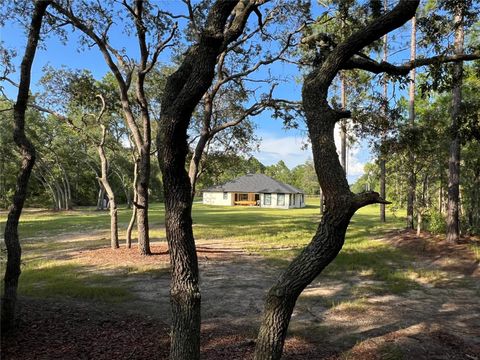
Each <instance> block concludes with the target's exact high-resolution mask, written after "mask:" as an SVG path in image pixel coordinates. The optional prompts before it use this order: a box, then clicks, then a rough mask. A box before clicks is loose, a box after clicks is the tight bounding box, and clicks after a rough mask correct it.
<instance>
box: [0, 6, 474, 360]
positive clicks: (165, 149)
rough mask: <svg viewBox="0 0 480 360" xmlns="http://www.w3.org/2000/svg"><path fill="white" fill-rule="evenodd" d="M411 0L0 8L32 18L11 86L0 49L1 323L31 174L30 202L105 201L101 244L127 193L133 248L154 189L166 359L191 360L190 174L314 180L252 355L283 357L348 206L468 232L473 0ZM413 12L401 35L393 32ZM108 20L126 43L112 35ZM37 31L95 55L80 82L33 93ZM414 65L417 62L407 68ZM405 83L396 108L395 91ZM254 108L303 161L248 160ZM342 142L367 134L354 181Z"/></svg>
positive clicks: (307, 186)
mask: <svg viewBox="0 0 480 360" xmlns="http://www.w3.org/2000/svg"><path fill="white" fill-rule="evenodd" d="M419 3H420V1H418V0H417V1H415V0H400V1H398V2H394V3H389V2H388V1H384V2H382V1H378V0H371V1H361V2H353V1H331V2H328V6H327V7H324V8H323V10H322V11H319V10H318V9H316V7H315V6H314V5H313V4H311V2H310V1H307V0H292V1H285V0H283V1H273V0H272V1H267V0H240V1H239V0H215V1H198V2H193V1H190V0H183V1H182V2H179V3H178V4H176V5H175V6H173V8H172V7H170V8H169V7H166V8H163V7H162V6H164V5H165V6H166V3H155V2H145V1H142V0H134V1H127V0H123V1H121V2H120V1H118V2H117V1H111V2H109V1H107V2H105V3H100V2H95V3H93V2H89V1H69V0H48V1H47V0H37V1H34V2H32V3H15V2H11V3H8V2H7V3H5V4H2V10H4V11H3V12H2V14H4V15H3V17H2V22H8V21H14V20H15V17H16V16H18V18H20V19H29V16H31V15H29V14H33V17H32V18H31V19H29V21H31V24H30V25H29V27H28V29H27V30H28V33H29V37H28V46H27V48H26V51H25V54H24V56H23V61H22V66H21V76H20V81H19V82H18V83H17V81H16V80H15V79H14V75H15V73H14V71H13V66H12V65H13V63H12V57H11V53H10V52H9V50H8V49H2V60H3V67H4V71H3V76H2V80H3V81H5V82H6V83H8V84H9V85H8V86H12V87H15V88H18V96H17V100H16V101H13V100H8V99H7V98H2V100H1V109H0V110H1V112H0V114H1V117H2V120H1V125H0V126H1V132H0V136H1V139H2V143H1V148H2V150H4V151H2V157H1V164H0V167H1V168H2V175H1V179H0V184H1V186H2V188H1V189H2V195H1V201H2V205H7V204H9V203H10V204H11V203H12V200H11V199H12V193H14V196H13V205H12V206H11V207H10V210H9V218H8V221H7V225H6V229H7V230H8V231H7V230H6V231H5V243H6V245H7V253H8V256H9V258H8V263H7V273H6V276H5V283H6V287H5V288H6V291H5V294H4V298H3V301H2V315H3V314H4V313H5V314H6V315H5V316H3V317H2V326H6V328H7V329H9V328H11V327H12V326H13V315H14V314H13V313H14V304H15V299H16V286H17V283H18V278H19V276H20V255H21V252H20V243H19V239H18V220H19V217H20V214H21V211H22V208H23V205H24V202H25V199H26V195H27V193H26V185H27V184H28V183H29V182H30V192H29V194H30V198H29V200H28V201H29V203H28V204H30V205H45V204H47V203H50V204H51V206H52V207H53V208H54V209H57V210H62V209H71V208H72V207H73V206H75V205H84V204H88V205H93V204H95V203H96V204H97V206H98V207H99V208H101V207H103V206H105V204H104V200H105V199H108V206H109V208H110V214H111V219H112V220H111V247H112V248H113V249H115V248H118V247H119V241H118V222H117V220H116V217H117V208H118V204H119V203H127V204H129V205H130V206H132V219H131V222H130V226H129V228H130V229H131V228H132V227H133V226H134V223H136V224H137V230H138V231H137V233H138V249H139V251H140V253H141V254H142V255H149V254H150V247H149V221H148V219H149V218H148V207H149V203H151V202H152V201H164V202H165V225H166V237H167V242H168V245H169V256H170V262H171V275H172V283H171V289H170V295H171V305H172V331H171V350H170V357H171V358H172V359H198V358H199V349H200V323H201V317H200V313H201V312H200V308H201V290H200V287H199V269H198V260H197V257H196V248H195V241H194V231H193V227H192V218H191V210H192V204H193V200H194V195H195V194H196V190H199V189H202V188H203V187H207V186H210V185H213V184H216V183H220V182H223V181H226V180H229V179H231V178H234V177H236V176H238V175H242V174H244V173H248V172H263V173H265V174H267V175H271V176H273V177H275V178H277V179H278V180H280V181H284V182H287V183H291V184H292V185H295V186H298V187H300V188H303V189H304V190H306V192H307V193H316V192H317V190H318V188H319V187H320V188H321V190H322V199H323V205H322V210H323V211H322V214H323V216H322V219H321V221H320V223H319V225H318V229H317V231H316V233H315V234H313V236H312V239H311V242H310V243H309V245H308V246H306V247H305V249H304V250H303V251H302V252H301V253H300V254H299V256H298V257H297V258H295V259H294V260H293V261H292V262H291V263H290V265H289V266H288V267H287V268H286V269H285V271H284V272H283V273H282V274H281V275H280V276H279V277H278V279H277V281H276V282H275V284H274V285H273V286H272V288H271V290H270V291H269V292H268V294H267V297H266V302H265V311H264V315H263V318H262V323H261V327H260V330H259V335H258V338H257V341H256V350H255V359H258V360H260V359H279V358H280V356H281V354H282V350H283V344H284V341H285V337H286V335H287V329H288V324H289V321H290V317H291V315H292V312H293V309H294V306H295V302H296V300H297V298H298V296H299V295H300V294H301V292H302V291H303V290H304V289H305V287H306V286H308V285H309V284H310V282H311V281H312V280H313V279H314V278H316V277H317V276H318V275H319V274H320V273H321V272H322V270H323V269H324V268H325V267H326V266H327V265H328V264H329V263H330V262H331V261H332V260H333V259H334V258H335V257H336V256H337V254H338V252H339V251H340V250H341V248H342V246H343V242H344V239H345V233H346V231H347V228H348V225H349V222H350V219H351V217H352V216H353V215H354V213H355V212H356V211H357V210H358V209H360V208H361V207H363V206H366V205H369V204H380V205H381V213H380V220H381V221H387V220H388V219H387V218H386V216H385V205H387V204H390V202H394V206H396V207H398V208H405V207H406V208H407V215H408V219H409V221H408V223H407V227H413V226H414V221H413V219H414V218H416V219H417V220H416V223H417V225H418V226H419V230H421V228H422V226H423V225H422V224H424V223H427V222H428V226H429V228H430V229H433V228H435V226H436V227H437V228H438V229H440V227H441V226H442V224H440V223H443V219H446V220H445V224H446V225H445V231H446V234H447V239H448V240H449V241H452V242H455V241H458V240H459V237H460V234H461V230H462V227H461V226H460V224H461V223H462V222H463V223H464V224H465V225H464V226H463V230H464V231H469V232H475V231H477V230H476V229H478V224H479V190H478V189H479V186H478V185H479V181H480V170H479V168H480V164H479V156H478V150H479V145H478V141H479V138H480V136H479V133H480V124H479V106H478V105H479V103H478V100H477V98H476V96H475V95H476V94H477V93H478V90H479V89H478V88H479V87H480V86H479V81H480V80H479V76H478V73H479V71H478V69H479V68H478V62H477V63H473V64H472V63H471V61H473V60H477V59H479V58H480V54H479V44H478V37H475V36H474V34H475V33H476V31H477V30H478V24H477V23H476V21H477V15H478V10H479V9H478V4H476V3H475V2H471V1H465V2H458V1H453V0H452V1H450V0H442V1H438V2H433V1H427V2H425V4H422V7H421V9H420V10H417V7H418V6H419ZM412 18H413V19H414V20H415V21H411V24H412V30H411V36H408V38H409V39H412V40H410V41H411V43H410V44H408V43H405V42H401V41H400V42H398V41H397V42H393V41H392V40H391V39H392V38H393V39H395V36H398V37H399V38H400V39H401V38H402V37H401V34H402V31H405V29H404V28H402V26H404V25H405V24H406V23H408V22H409V20H411V19H412ZM42 20H45V21H44V24H43V26H42ZM119 20H121V21H119ZM119 23H120V24H122V26H124V27H125V28H124V29H121V30H120V33H121V34H122V36H128V37H130V38H131V39H133V40H134V43H135V48H134V49H127V48H126V47H124V46H123V44H118V38H116V37H115V36H113V35H112V32H113V31H114V30H117V31H118V29H116V28H117V27H118V24H119ZM415 24H419V26H418V29H416V27H415V26H416V25H415ZM72 29H75V30H76V31H77V32H78V34H79V35H77V37H76V38H75V39H76V40H77V41H78V43H77V42H76V41H72V34H71V32H72ZM470 30H471V32H469V31H470ZM465 32H467V34H468V35H471V36H465ZM387 34H388V36H387ZM47 35H48V36H52V37H57V38H58V39H60V40H61V41H63V42H65V43H67V44H68V45H69V46H73V47H77V48H78V49H79V50H82V49H84V48H85V47H86V46H88V47H93V48H94V49H96V50H98V51H99V53H100V54H101V56H102V58H103V59H104V62H105V64H104V65H105V66H106V67H107V68H108V69H109V72H108V74H106V75H105V76H104V77H103V78H101V79H95V78H94V77H93V76H92V74H91V73H90V72H89V70H88V69H69V68H63V69H53V68H44V69H43V78H42V80H41V81H40V84H39V85H38V86H37V87H36V91H35V92H32V91H30V88H31V87H30V74H31V67H32V63H33V57H34V55H35V50H36V47H37V44H36V43H37V41H38V40H39V39H40V40H42V38H44V37H46V36H47ZM117 36H118V34H117ZM114 43H115V45H114ZM45 44H47V43H45ZM417 45H419V46H418V48H417ZM420 45H421V46H420ZM404 46H407V47H410V48H411V52H410V54H412V55H411V56H410V59H409V60H407V61H405V60H404V59H402V58H399V57H395V56H394V54H395V52H396V51H399V49H402V48H403V47H404ZM46 49H47V51H48V46H47V45H46ZM415 54H417V55H415ZM418 54H421V56H418ZM376 58H382V59H383V60H381V61H377V60H376ZM389 60H390V61H391V62H389ZM467 61H468V62H470V63H468V64H467ZM464 62H465V64H464ZM279 64H283V65H282V66H284V65H285V64H290V65H291V66H292V73H294V74H295V76H292V77H289V76H282V75H284V73H283V71H275V69H277V70H278V68H276V66H278V65H279ZM67 65H68V64H67ZM416 68H423V70H422V71H424V73H423V74H418V73H417V77H415V76H413V74H412V73H411V71H414V70H415V69H416ZM409 73H410V74H411V76H410V83H409V82H408V81H409V80H407V76H408V75H409ZM293 78H295V79H296V80H297V81H299V82H301V83H302V91H301V100H294V99H291V98H284V97H282V96H278V92H277V88H278V86H279V83H282V82H284V83H287V84H288V82H291V81H294V79H293ZM407 85H410V89H411V91H410V95H411V96H410V99H409V102H408V104H407V101H406V100H404V99H403V98H402V97H398V96H397V93H400V94H402V95H403V92H402V91H401V90H402V87H406V86H407ZM337 87H338V88H339V89H340V90H339V91H337V89H336V88H337ZM389 89H391V90H394V91H391V92H389V91H388V90H389ZM338 92H340V94H338ZM389 94H394V95H389ZM298 95H299V96H300V94H298ZM339 98H340V101H338V99H339ZM297 99H298V98H297ZM12 105H13V106H12ZM264 112H265V114H271V116H273V117H276V118H279V121H280V120H282V121H283V122H284V125H285V127H287V128H288V127H293V128H302V129H304V130H305V132H306V133H307V134H308V140H309V146H310V147H311V149H312V161H309V162H307V163H306V164H304V165H301V166H298V167H296V168H295V169H292V170H290V169H288V168H287V167H286V166H285V164H284V163H283V161H280V162H279V163H277V164H276V165H272V166H264V165H262V164H261V163H260V162H259V161H258V160H256V159H255V158H254V157H252V156H251V155H252V151H253V150H254V149H255V147H256V145H257V144H258V141H261V140H260V139H257V137H256V132H255V123H254V121H253V117H254V116H257V115H259V114H261V113H264ZM12 114H13V116H12ZM12 118H13V121H12ZM336 126H337V127H338V126H340V128H341V142H340V149H338V150H339V151H338V153H340V157H339V156H338V153H337V149H336V147H335V136H334V131H335V127H336ZM12 135H13V136H12ZM348 138H357V139H370V140H371V141H372V144H373V145H374V146H373V148H374V150H375V151H376V154H377V158H378V161H377V165H370V166H368V168H367V169H366V174H365V175H364V176H363V177H362V178H361V179H360V180H359V181H357V183H356V184H355V185H354V186H352V187H350V186H349V184H348V181H347V177H346V172H347V162H346V153H347V149H346V147H347V143H348V142H347V139H348ZM14 143H15V144H16V145H17V146H18V148H19V150H20V154H17V152H16V150H15V149H14V145H13V144H14ZM20 163H22V164H23V165H22V167H21V169H22V171H21V173H20V176H18V177H17V178H16V180H15V178H14V177H15V176H16V174H17V173H18V169H19V168H20V167H19V164H20ZM34 163H35V165H34ZM32 168H33V169H34V170H33V177H32V179H31V180H30V171H31V170H32ZM29 180H30V181H29ZM162 188H163V191H162ZM374 190H378V191H379V192H376V191H374ZM407 204H408V205H407ZM462 219H463V220H462ZM427 220H428V221H427ZM435 221H437V224H436V225H435ZM442 230H443V229H442ZM438 231H440V230H438ZM130 243H131V242H129V241H128V240H127V244H130ZM7 280H8V283H7ZM7 289H8V292H7ZM3 304H8V308H6V307H5V308H4V306H3ZM4 319H6V320H5V321H3V320H4Z"/></svg>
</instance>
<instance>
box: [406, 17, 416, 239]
mask: <svg viewBox="0 0 480 360" xmlns="http://www.w3.org/2000/svg"><path fill="white" fill-rule="evenodd" d="M416 24H417V22H416V17H415V16H414V17H413V18H412V31H411V37H410V60H411V61H413V60H415V59H416V57H417V55H416V52H417V51H416V50H417V26H416ZM415 74H416V71H415V68H413V69H412V70H410V86H409V91H408V94H409V103H408V118H409V126H410V129H414V128H415ZM413 150H414V149H413V148H410V150H409V154H408V160H409V164H408V195H407V229H413V225H414V224H413V211H414V208H415V189H416V187H417V178H416V175H415V154H414V152H413Z"/></svg>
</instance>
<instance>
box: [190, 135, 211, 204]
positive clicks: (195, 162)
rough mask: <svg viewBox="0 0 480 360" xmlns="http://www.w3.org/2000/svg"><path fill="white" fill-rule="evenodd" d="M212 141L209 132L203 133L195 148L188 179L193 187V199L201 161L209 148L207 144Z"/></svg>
mask: <svg viewBox="0 0 480 360" xmlns="http://www.w3.org/2000/svg"><path fill="white" fill-rule="evenodd" d="M209 139H210V137H209V134H208V133H207V132H202V134H201V135H200V138H199V139H198V143H197V145H196V146H195V151H194V152H193V156H192V159H191V160H190V165H189V168H188V177H189V178H190V187H191V196H192V199H193V198H194V197H195V191H196V185H197V180H198V172H199V169H200V161H201V160H202V155H203V151H204V150H205V147H206V146H207V142H208V140H209Z"/></svg>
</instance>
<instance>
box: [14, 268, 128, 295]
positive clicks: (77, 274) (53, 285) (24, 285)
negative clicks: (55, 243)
mask: <svg viewBox="0 0 480 360" xmlns="http://www.w3.org/2000/svg"><path fill="white" fill-rule="evenodd" d="M113 282H114V281H112V278H111V277H109V276H106V275H102V274H98V273H94V272H92V271H88V269H85V268H83V267H82V266H80V265H76V264H72V263H70V262H63V261H59V260H56V261H48V260H42V261H31V262H27V263H26V264H25V265H24V266H22V275H21V281H20V283H19V288H18V291H19V294H20V295H27V296H34V297H62V298H74V299H83V300H94V301H102V302H121V301H125V300H128V299H130V298H131V297H132V295H131V293H130V291H129V290H128V289H126V288H125V286H115V285H112V283H113Z"/></svg>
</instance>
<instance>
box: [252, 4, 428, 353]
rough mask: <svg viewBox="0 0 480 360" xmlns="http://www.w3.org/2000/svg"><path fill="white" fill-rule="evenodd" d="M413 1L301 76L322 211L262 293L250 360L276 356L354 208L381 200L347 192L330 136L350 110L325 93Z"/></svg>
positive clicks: (408, 12) (402, 18) (410, 10)
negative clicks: (298, 249)
mask: <svg viewBox="0 0 480 360" xmlns="http://www.w3.org/2000/svg"><path fill="white" fill-rule="evenodd" d="M418 3H419V1H418V0H416V1H412V0H401V1H400V2H399V3H398V5H397V6H396V7H395V8H394V9H393V10H391V11H390V12H388V13H386V14H385V15H383V16H381V17H379V18H377V19H376V20H375V21H374V22H373V23H372V24H370V25H368V26H366V27H365V28H364V29H362V30H360V31H358V32H356V33H354V34H353V35H352V36H350V37H349V38H348V39H347V40H346V41H344V42H343V43H341V44H339V45H338V46H337V47H336V48H335V49H334V50H333V51H332V52H331V53H330V54H329V55H328V56H327V57H326V58H325V60H324V61H323V62H322V63H321V64H319V65H317V66H316V67H315V68H314V70H313V71H312V72H311V73H310V74H309V75H308V76H307V77H306V78H305V81H304V85H303V89H302V100H303V108H304V110H305V117H306V122H307V126H308V131H309V135H310V140H311V143H312V153H313V159H314V164H315V170H316V173H317V177H318V180H319V182H320V186H321V187H322V190H323V192H324V196H325V212H324V215H323V217H322V221H321V223H320V225H319V227H318V229H317V232H316V234H315V235H314V236H313V238H312V240H311V242H310V243H309V245H308V246H307V247H306V248H305V249H304V250H303V251H302V253H301V254H300V255H299V256H298V257H297V258H295V259H294V260H293V261H292V262H291V264H290V265H289V266H288V268H287V269H286V270H285V271H284V272H283V273H282V274H281V275H280V277H279V279H278V280H277V282H276V284H275V285H274V286H273V287H272V288H271V289H270V290H269V292H268V294H267V299H266V302H265V310H264V313H263V317H262V322H261V326H260V330H259V333H258V337H257V344H256V347H255V355H254V358H255V359H256V360H266V359H269V360H270V359H280V357H281V355H282V350H283V345H284V341H285V337H286V334H287V329H288V324H289V322H290V318H291V315H292V312H293V309H294V306H295V303H296V301H297V299H298V296H299V295H300V294H301V292H302V291H303V290H304V289H305V287H306V286H307V285H308V284H310V282H311V281H312V280H313V279H315V277H317V276H318V275H319V274H320V273H321V271H322V270H323V269H324V268H325V267H326V266H327V265H328V264H329V263H330V262H331V261H332V260H333V259H334V258H335V257H336V256H337V254H338V252H339V251H340V250H341V248H342V246H343V243H344V240H345V232H346V230H347V227H348V225H349V222H350V219H351V217H352V216H353V214H354V213H355V211H356V210H357V209H359V208H361V207H363V206H365V205H368V204H373V203H387V202H386V201H385V200H384V199H382V198H381V197H380V196H379V194H378V193H375V192H364V193H360V194H353V193H352V192H351V191H350V188H349V186H348V182H347V179H346V176H345V172H344V170H343V168H342V166H341V164H340V161H339V158H338V155H337V152H336V148H335V141H334V128H335V124H336V123H337V122H338V121H340V120H341V119H343V118H347V117H349V116H350V113H348V112H345V111H337V110H334V109H332V108H331V107H330V106H329V104H328V102H327V95H328V89H329V87H330V84H331V83H332V81H333V79H334V78H335V76H336V75H337V74H338V72H339V70H341V68H342V66H343V65H344V64H345V63H346V62H347V61H348V60H349V59H350V58H351V57H352V56H353V55H354V54H355V53H357V52H358V51H360V50H361V49H362V48H363V47H365V46H366V45H368V44H370V43H372V42H373V41H375V40H377V39H379V38H380V37H381V36H383V35H385V34H386V33H388V32H389V31H392V30H394V29H396V28H398V27H400V26H401V25H403V24H404V23H405V22H406V21H407V20H409V19H410V18H411V17H412V16H413V14H414V13H415V10H416V8H417V6H418Z"/></svg>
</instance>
